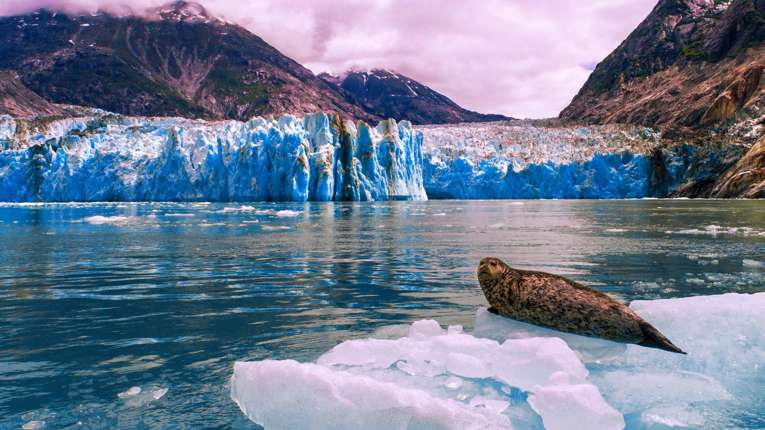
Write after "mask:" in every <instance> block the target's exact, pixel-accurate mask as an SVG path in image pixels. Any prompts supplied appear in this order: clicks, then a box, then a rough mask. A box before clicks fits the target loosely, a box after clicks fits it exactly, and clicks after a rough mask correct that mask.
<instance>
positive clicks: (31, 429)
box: [21, 420, 45, 430]
mask: <svg viewBox="0 0 765 430" xmlns="http://www.w3.org/2000/svg"><path fill="white" fill-rule="evenodd" d="M43 427H45V421H37V420H33V421H29V422H27V423H25V424H24V425H23V426H21V428H22V429H23V430H40V429H42V428H43Z"/></svg>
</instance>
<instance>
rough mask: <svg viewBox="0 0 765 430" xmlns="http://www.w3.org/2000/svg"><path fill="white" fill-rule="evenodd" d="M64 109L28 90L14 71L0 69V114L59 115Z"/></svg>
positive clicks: (18, 115)
mask: <svg viewBox="0 0 765 430" xmlns="http://www.w3.org/2000/svg"><path fill="white" fill-rule="evenodd" d="M64 111H65V109H64V108H63V107H62V106H59V105H55V104H53V103H51V102H49V101H47V100H45V99H44V98H42V97H40V96H38V95H37V94H35V93H34V92H32V91H30V90H29V88H27V87H25V86H24V83H22V82H21V79H19V76H18V75H17V74H16V73H14V72H11V71H8V70H0V115H2V114H7V115H11V116H15V117H28V116H34V115H61V114H63V113H64Z"/></svg>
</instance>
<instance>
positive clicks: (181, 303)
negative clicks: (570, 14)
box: [0, 200, 765, 429]
mask: <svg viewBox="0 0 765 430" xmlns="http://www.w3.org/2000/svg"><path fill="white" fill-rule="evenodd" d="M0 238H2V246H0V261H2V265H1V266H0V286H1V287H0V326H2V327H3V328H2V330H0V428H2V429H4V428H19V427H20V426H22V425H23V424H25V423H29V422H31V421H41V422H42V421H44V422H45V426H44V428H56V429H59V428H130V429H133V428H152V429H154V428H195V429H196V428H238V429H247V428H256V426H255V425H254V424H251V423H249V422H248V421H247V420H246V419H245V418H243V416H242V414H241V412H240V411H239V410H238V409H237V407H236V406H235V405H234V404H233V402H231V400H230V399H229V387H228V380H229V378H230V376H231V372H232V365H233V363H234V361H235V360H262V359H265V358H278V359H283V358H293V359H298V360H314V359H315V358H316V357H318V356H319V355H320V354H321V353H323V352H325V351H327V350H328V349H330V348H331V347H333V346H334V345H336V344H337V343H339V342H340V341H342V340H346V339H351V338H361V337H366V336H368V335H369V333H371V332H373V331H374V330H376V329H378V328H380V327H383V326H387V325H392V324H401V323H411V322H413V321H415V320H418V319H423V318H433V319H437V320H438V321H439V322H440V323H441V324H444V325H446V324H462V325H464V326H466V327H467V328H470V327H471V325H472V324H473V321H474V316H475V309H476V308H477V307H479V306H483V305H484V300H483V297H482V295H481V293H480V290H479V289H478V287H477V283H476V280H475V277H474V270H475V265H476V264H477V262H478V261H479V260H480V258H482V257H484V256H487V255H495V256H498V257H501V258H503V259H504V260H505V261H507V262H508V263H510V264H511V265H513V266H516V267H519V268H533V269H539V270H545V271H551V272H555V273H560V274H564V275H568V276H570V277H572V278H575V279H577V280H579V281H582V282H584V283H586V284H589V285H591V286H594V287H596V288H598V289H601V290H603V291H606V292H608V293H610V294H613V295H615V296H616V297H619V298H620V299H622V300H624V301H631V300H634V299H653V298H665V297H685V296H692V295H707V294H720V293H725V292H761V291H765V202H757V201H688V200H636V201H524V202H509V201H497V202H488V201H472V202H468V201H431V202H390V203H365V204H354V203H348V204H331V203H329V204H258V203H254V204H245V205H232V204H171V203H162V204H160V203H157V204H151V203H145V204H125V203H119V204H117V203H114V204H44V205H1V206H0ZM133 386H140V387H144V389H147V387H154V389H156V390H160V389H167V393H166V394H165V395H164V396H162V397H161V398H160V399H158V400H153V399H146V398H143V400H141V401H140V402H139V401H135V399H133V400H132V401H131V400H125V399H120V398H119V397H118V394H119V393H121V392H124V391H125V390H128V389H129V388H130V387H133Z"/></svg>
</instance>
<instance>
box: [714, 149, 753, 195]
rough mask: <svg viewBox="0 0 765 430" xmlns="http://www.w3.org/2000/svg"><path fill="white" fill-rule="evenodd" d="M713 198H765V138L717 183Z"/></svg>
mask: <svg viewBox="0 0 765 430" xmlns="http://www.w3.org/2000/svg"><path fill="white" fill-rule="evenodd" d="M712 196H713V197H720V198H728V197H744V198H750V199H755V198H756V199H761V198H765V137H761V138H760V139H759V140H758V141H757V143H755V144H754V145H753V146H752V148H751V149H750V150H749V152H747V153H746V155H744V156H743V157H742V158H741V159H740V160H739V161H738V162H737V163H736V164H735V165H734V166H733V167H731V168H730V169H728V171H727V172H725V174H724V175H723V176H722V177H721V178H720V179H719V180H718V181H717V183H716V184H715V187H714V189H713V190H712Z"/></svg>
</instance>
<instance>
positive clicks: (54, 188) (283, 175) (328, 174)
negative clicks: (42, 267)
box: [0, 113, 427, 202]
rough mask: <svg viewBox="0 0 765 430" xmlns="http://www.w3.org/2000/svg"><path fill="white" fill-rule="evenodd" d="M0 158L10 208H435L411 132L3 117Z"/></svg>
mask: <svg viewBox="0 0 765 430" xmlns="http://www.w3.org/2000/svg"><path fill="white" fill-rule="evenodd" d="M0 149H1V150H0V200H2V201H12V202H33V201H46V202H47V201H52V202H55V201H307V200H315V201H330V200H355V201H359V200H361V201H370V200H390V199H417V200H422V199H426V198H427V196H426V193H425V189H424V187H423V179H422V136H421V135H420V134H418V133H416V132H414V131H413V130H412V126H411V124H409V123H408V122H406V121H403V122H401V123H397V122H396V121H393V120H388V121H383V122H381V123H380V124H379V125H378V126H377V127H370V126H368V125H367V124H365V123H363V122H359V123H357V124H353V123H350V122H345V121H344V120H342V119H341V118H339V117H337V116H333V115H327V114H323V113H320V114H315V115H308V116H305V117H304V118H297V117H294V116H291V115H285V116H283V117H281V118H279V119H273V118H268V119H264V118H254V119H252V120H250V121H247V122H238V121H220V122H208V121H202V120H189V119H181V118H140V117H124V116H119V115H112V114H107V113H103V114H102V115H94V116H89V117H82V118H66V119H55V118H53V119H38V120H31V121H28V120H21V119H18V120H16V119H13V118H10V117H7V116H4V117H0Z"/></svg>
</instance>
